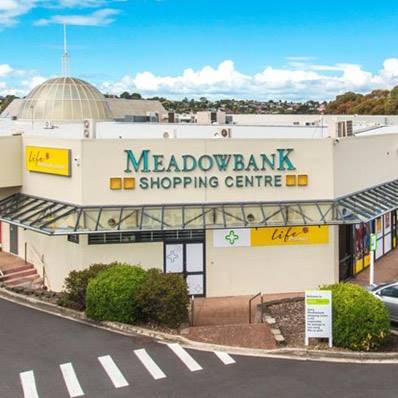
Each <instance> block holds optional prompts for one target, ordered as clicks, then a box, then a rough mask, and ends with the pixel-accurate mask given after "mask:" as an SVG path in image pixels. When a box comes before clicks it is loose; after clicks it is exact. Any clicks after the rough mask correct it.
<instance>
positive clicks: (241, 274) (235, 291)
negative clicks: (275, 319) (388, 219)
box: [206, 227, 338, 297]
mask: <svg viewBox="0 0 398 398" xmlns="http://www.w3.org/2000/svg"><path fill="white" fill-rule="evenodd" d="M337 233H338V231H337V227H330V228H329V244H322V245H297V246H264V247H232V248H216V247H214V246H213V233H212V231H207V234H206V240H207V246H206V261H207V264H206V267H207V283H206V285H207V296H209V297H211V296H233V295H252V294H256V293H257V292H260V291H261V292H263V293H282V292H298V291H304V290H305V289H313V288H317V287H318V286H319V285H322V284H325V283H334V282H337V281H338V252H337V245H338V235H337Z"/></svg>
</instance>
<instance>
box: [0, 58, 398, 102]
mask: <svg viewBox="0 0 398 398" xmlns="http://www.w3.org/2000/svg"><path fill="white" fill-rule="evenodd" d="M320 66H321V67H320ZM45 79H46V78H45V77H43V76H41V75H40V73H38V72H37V71H34V70H18V69H16V68H14V67H13V66H12V65H9V64H0V81H1V83H2V84H1V85H0V94H1V95H4V93H13V94H17V95H20V96H21V95H26V94H27V93H28V92H29V91H30V90H31V89H32V88H33V87H35V86H36V85H38V84H40V83H42V82H43V81H44V80H45ZM395 85H398V58H389V59H386V60H385V61H384V62H383V65H382V67H381V69H380V70H379V71H377V72H376V73H372V72H370V71H367V70H365V69H364V68H363V67H361V66H360V65H355V64H347V63H337V64H334V65H318V64H311V63H304V64H303V65H302V67H301V68H299V69H298V68H296V67H292V66H290V65H287V66H285V67H281V68H276V67H273V66H266V67H265V68H264V69H263V70H261V71H259V72H258V73H254V74H245V73H243V72H241V71H239V70H237V68H236V67H235V65H234V63H233V62H232V61H231V60H226V61H223V62H221V63H220V64H219V65H218V66H216V67H214V66H209V65H207V66H204V67H203V68H200V69H197V70H194V69H192V68H188V69H185V70H184V71H182V73H181V74H178V75H175V76H164V75H157V74H155V73H153V72H150V71H142V72H138V73H136V74H134V75H132V74H126V75H125V76H123V77H122V78H121V79H120V80H118V81H106V82H103V83H101V84H98V87H99V89H100V90H101V91H102V92H104V93H110V94H120V93H122V92H123V91H130V92H140V93H141V94H143V95H145V96H155V95H159V96H160V95H163V96H168V97H170V98H181V97H185V96H187V97H200V96H207V97H209V98H232V97H234V98H257V99H287V100H289V99H291V100H308V99H316V100H325V99H333V98H334V97H335V96H336V95H338V94H341V93H343V92H345V91H350V90H351V91H355V92H362V93H366V92H369V91H371V90H373V89H378V88H382V89H384V88H392V87H393V86H395Z"/></svg>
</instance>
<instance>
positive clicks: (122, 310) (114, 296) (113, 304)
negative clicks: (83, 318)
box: [86, 264, 146, 323]
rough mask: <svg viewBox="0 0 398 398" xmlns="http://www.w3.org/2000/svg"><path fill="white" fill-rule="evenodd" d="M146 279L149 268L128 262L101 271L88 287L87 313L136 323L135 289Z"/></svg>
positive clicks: (107, 319)
mask: <svg viewBox="0 0 398 398" xmlns="http://www.w3.org/2000/svg"><path fill="white" fill-rule="evenodd" d="M145 279H146V271H144V270H143V269H142V268H140V267H137V266H132V265H128V264H117V265H114V266H112V267H110V268H108V269H107V270H105V271H103V272H101V273H100V274H98V275H97V276H96V277H95V278H94V279H91V280H90V282H89V284H88V287H87V293H86V305H87V306H86V314H87V316H88V317H89V318H92V319H95V320H97V321H117V322H123V323H133V322H134V321H136V320H137V312H138V311H137V303H136V293H137V290H138V288H139V287H140V286H141V285H142V283H143V282H144V281H145Z"/></svg>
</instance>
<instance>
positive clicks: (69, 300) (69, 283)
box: [58, 263, 116, 311]
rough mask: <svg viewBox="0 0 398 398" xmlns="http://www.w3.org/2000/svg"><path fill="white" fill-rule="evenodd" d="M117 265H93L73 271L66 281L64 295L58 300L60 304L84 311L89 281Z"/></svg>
mask: <svg viewBox="0 0 398 398" xmlns="http://www.w3.org/2000/svg"><path fill="white" fill-rule="evenodd" d="M115 264H116V263H112V264H93V265H91V266H90V267H89V268H86V269H84V270H82V271H71V272H70V273H69V275H68V277H67V278H66V279H65V283H64V290H63V292H62V293H63V294H62V296H61V297H60V298H59V299H58V304H59V305H62V306H63V307H70V308H73V309H75V310H78V311H83V310H84V309H85V308H86V290H87V285H88V283H89V281H90V280H91V279H93V278H95V277H96V276H97V275H98V274H99V273H100V272H102V271H104V270H105V269H107V268H108V267H110V266H112V265H115Z"/></svg>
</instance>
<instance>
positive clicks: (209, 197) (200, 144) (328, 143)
mask: <svg viewBox="0 0 398 398" xmlns="http://www.w3.org/2000/svg"><path fill="white" fill-rule="evenodd" d="M82 147H83V159H84V163H83V164H82V166H83V167H82V170H83V203H84V204H104V205H105V204H108V205H109V204H112V203H115V204H128V205H132V204H159V203H162V204H163V203H202V202H239V201H243V200H244V201H280V200H310V199H322V198H331V197H332V196H333V184H331V181H332V180H333V163H332V158H333V153H332V150H333V143H332V140H329V139H319V140H317V139H314V140H305V139H302V140H266V139H263V140H240V139H236V140H181V141H176V140H173V139H170V140H155V139H152V140H130V139H124V140H87V141H84V142H83V143H82ZM277 148H294V153H292V155H291V156H290V158H291V160H292V161H293V162H294V164H295V166H296V168H297V170H295V171H289V172H288V171H281V172H274V171H272V170H271V171H265V172H260V171H258V172H254V173H253V172H252V173H248V172H238V171H236V172H233V171H229V172H217V171H216V170H215V169H214V170H213V171H209V172H207V173H204V172H191V173H131V174H128V173H125V172H124V170H125V168H126V162H127V157H126V154H125V153H124V150H126V149H132V150H134V151H136V152H137V153H139V151H140V150H141V149H150V150H151V153H154V154H164V155H166V156H168V155H171V154H180V155H183V154H192V155H194V156H198V157H199V156H200V155H203V154H234V153H243V154H246V155H247V156H248V155H250V154H251V153H253V154H260V153H272V152H274V151H275V150H276V149H277ZM137 156H138V155H137ZM320 165H321V167H320ZM250 174H252V175H265V174H269V175H274V174H282V175H283V186H282V187H260V188H258V187H249V188H226V187H225V186H223V185H221V186H219V187H218V188H207V189H205V188H201V189H195V188H193V187H191V188H188V187H187V188H185V189H184V188H182V187H178V188H177V189H169V190H166V189H147V190H143V189H141V188H139V187H137V188H136V189H135V190H132V191H125V190H120V191H112V190H110V189H109V178H110V177H130V176H131V177H140V176H146V177H165V176H168V177H173V176H181V175H183V176H184V175H189V176H192V177H193V176H205V175H207V176H212V175H216V176H218V177H220V181H222V180H223V179H224V177H225V176H226V175H232V176H236V175H250ZM286 174H308V176H309V185H308V186H307V187H286V186H285V181H284V176H285V175H286Z"/></svg>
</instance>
